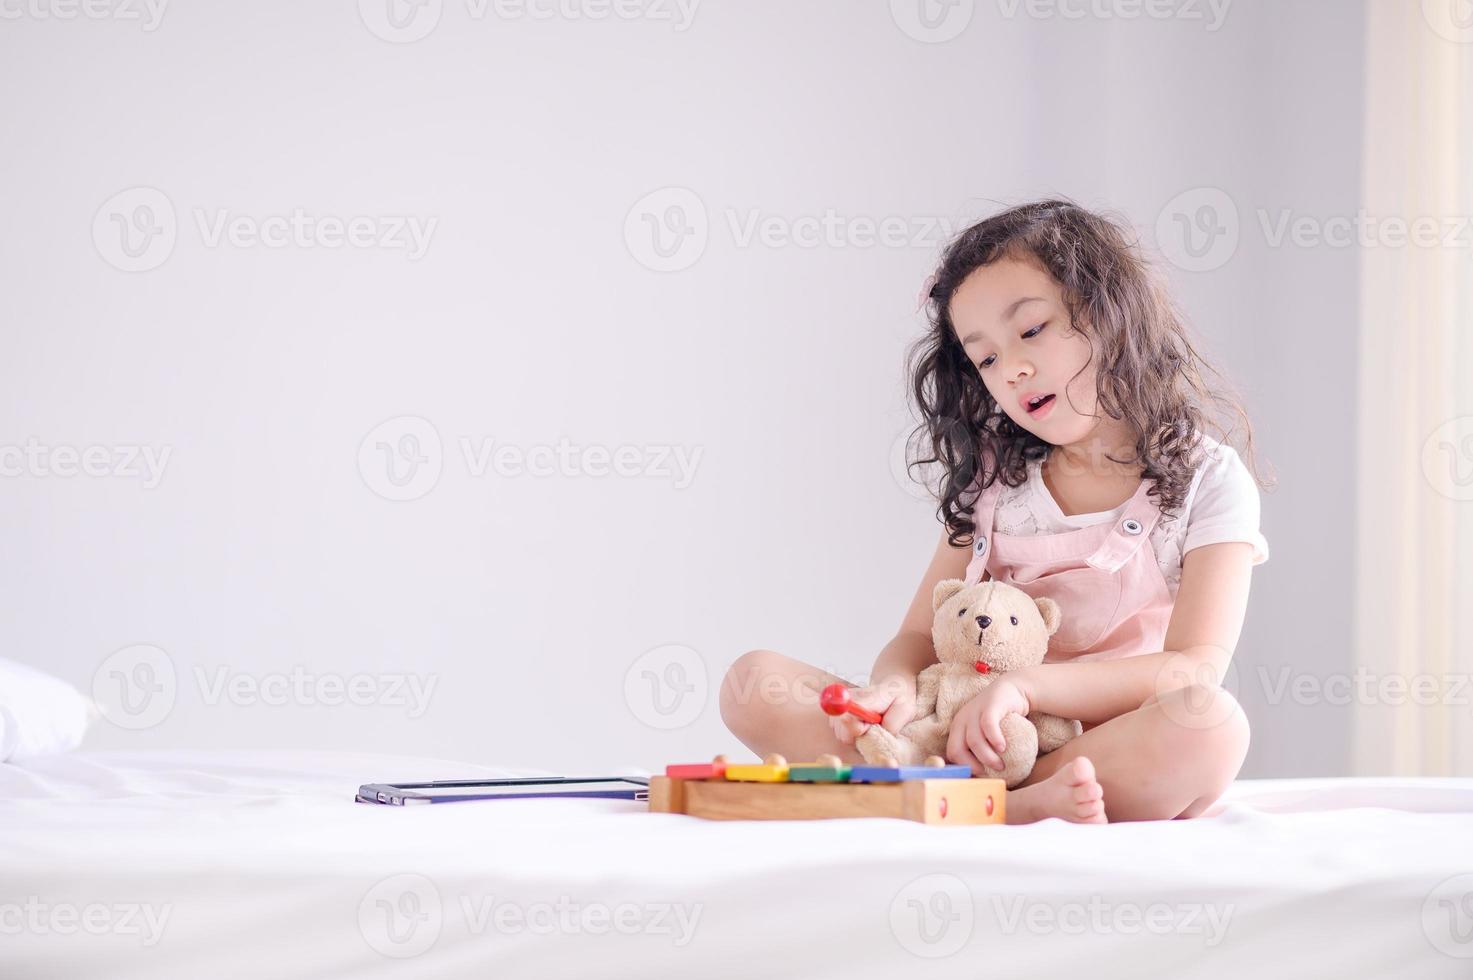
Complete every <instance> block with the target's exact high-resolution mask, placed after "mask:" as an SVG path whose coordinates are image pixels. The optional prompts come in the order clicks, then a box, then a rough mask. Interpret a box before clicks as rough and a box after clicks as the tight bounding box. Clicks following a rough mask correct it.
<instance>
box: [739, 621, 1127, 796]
mask: <svg viewBox="0 0 1473 980" xmlns="http://www.w3.org/2000/svg"><path fill="white" fill-rule="evenodd" d="M835 683H843V684H847V683H849V682H848V681H846V680H845V679H844V678H842V677H838V676H835V675H834V674H831V673H829V672H828V671H825V670H822V669H820V668H818V667H814V666H812V665H811V664H805V663H803V662H801V661H798V660H794V659H793V658H791V657H785V656H783V655H782V654H780V653H774V652H773V651H771V650H753V651H751V652H750V653H746V654H743V655H742V656H741V657H739V658H737V661H736V663H734V664H732V666H731V669H730V670H728V671H727V674H726V677H725V678H724V679H723V681H722V683H721V718H722V720H723V721H724V722H726V727H727V728H729V729H731V732H732V734H734V735H735V736H736V737H737V738H738V739H740V740H741V742H742V744H744V745H745V746H746V747H747V748H749V749H751V750H752V751H753V752H754V753H756V754H757V755H758V756H759V757H760V756H764V755H767V754H768V753H769V752H780V753H782V754H783V755H785V756H787V757H788V759H789V760H791V761H794V762H797V761H809V760H812V759H816V758H818V757H819V756H820V755H822V754H824V753H826V752H827V753H832V754H834V755H837V756H838V757H839V758H840V759H843V760H844V761H845V762H850V763H855V762H863V761H864V759H863V758H862V757H861V756H860V754H859V752H858V751H857V750H856V749H855V748H854V746H853V745H845V744H843V743H842V742H840V741H839V740H838V738H837V737H835V735H834V732H833V729H832V728H831V727H830V725H829V719H828V716H827V715H825V714H824V713H823V711H822V710H821V709H820V708H819V707H818V694H819V692H820V691H822V690H823V689H824V688H825V687H827V686H828V685H829V684H835ZM1100 727H1101V728H1103V727H1104V726H1103V725H1102V726H1100ZM1088 734H1093V731H1091V732H1090V733H1088ZM1076 741H1078V740H1077V739H1076ZM1070 744H1071V745H1072V744H1073V743H1070ZM1066 747H1067V746H1066ZM1058 751H1059V752H1062V751H1063V749H1060V750H1058ZM1057 754H1058V752H1055V753H1052V754H1051V755H1049V756H1044V757H1043V759H1040V760H1039V765H1042V764H1043V761H1044V759H1049V758H1052V756H1053V755H1057ZM1070 762H1071V764H1070V765H1055V766H1054V767H1053V769H1052V770H1051V771H1050V772H1049V774H1048V776H1047V777H1045V776H1038V778H1037V779H1036V780H1034V781H1033V782H1032V783H1031V784H1030V785H1028V786H1020V787H1018V788H1017V789H1014V790H1012V791H1011V792H1009V793H1008V804H1007V814H1008V822H1009V823H1032V822H1033V821H1035V820H1042V819H1044V818H1046V817H1061V818H1063V819H1065V820H1071V821H1075V822H1079V823H1100V822H1103V821H1104V819H1105V804H1104V803H1103V802H1102V799H1101V797H1102V794H1103V791H1102V789H1101V787H1100V784H1099V782H1098V781H1097V780H1096V778H1095V771H1094V768H1093V767H1092V766H1091V764H1090V760H1089V759H1088V758H1085V757H1083V756H1079V757H1078V758H1076V759H1073V760H1070ZM1036 772H1037V769H1035V773H1036Z"/></svg>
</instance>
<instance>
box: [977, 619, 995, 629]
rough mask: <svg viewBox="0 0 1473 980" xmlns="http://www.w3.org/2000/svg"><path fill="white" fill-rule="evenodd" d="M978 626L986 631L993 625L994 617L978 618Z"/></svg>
mask: <svg viewBox="0 0 1473 980" xmlns="http://www.w3.org/2000/svg"><path fill="white" fill-rule="evenodd" d="M977 625H978V626H980V627H982V628H983V629H986V628H987V627H989V626H991V625H992V617H991V616H978V617H977Z"/></svg>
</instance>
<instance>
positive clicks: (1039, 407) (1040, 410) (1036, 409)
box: [1028, 395, 1055, 419]
mask: <svg viewBox="0 0 1473 980" xmlns="http://www.w3.org/2000/svg"><path fill="white" fill-rule="evenodd" d="M1054 401H1055V398H1054V396H1053V395H1044V396H1043V397H1042V398H1040V399H1039V400H1038V401H1036V402H1033V403H1031V404H1030V405H1029V406H1028V414H1029V416H1031V417H1032V418H1035V419H1043V418H1048V415H1049V413H1050V412H1052V411H1053V410H1054Z"/></svg>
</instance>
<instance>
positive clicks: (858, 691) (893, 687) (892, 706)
mask: <svg viewBox="0 0 1473 980" xmlns="http://www.w3.org/2000/svg"><path fill="white" fill-rule="evenodd" d="M849 698H850V700H852V701H853V702H854V703H855V704H857V705H859V706H860V707H862V708H869V709H870V710H871V711H878V712H879V713H880V714H881V715H882V716H883V717H882V718H881V719H880V726H881V727H882V728H885V729H887V730H889V731H891V732H899V731H900V729H902V728H904V727H905V726H906V725H907V724H908V723H909V722H910V720H911V719H912V718H914V717H915V714H916V679H915V678H914V677H907V676H905V675H902V674H897V675H895V676H892V677H888V678H886V679H885V680H883V681H881V682H880V683H878V684H872V685H870V686H869V687H857V688H852V689H851V690H850V691H849ZM829 724H830V725H831V726H832V727H833V729H834V737H835V738H837V739H838V740H839V741H840V742H841V743H842V744H844V745H853V744H854V740H855V739H856V738H858V737H859V736H861V735H863V734H864V730H865V729H866V728H868V727H869V723H868V722H865V721H860V720H859V719H858V718H856V717H854V715H851V714H849V713H848V712H845V713H844V714H842V715H837V716H834V717H832V718H830V719H829Z"/></svg>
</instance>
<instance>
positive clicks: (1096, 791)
mask: <svg viewBox="0 0 1473 980" xmlns="http://www.w3.org/2000/svg"><path fill="white" fill-rule="evenodd" d="M1104 797H1105V788H1104V787H1103V786H1101V785H1100V784H1099V783H1096V782H1088V783H1085V784H1084V785H1083V786H1076V787H1074V802H1075V803H1092V802H1094V801H1095V800H1100V799H1104Z"/></svg>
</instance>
